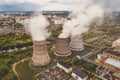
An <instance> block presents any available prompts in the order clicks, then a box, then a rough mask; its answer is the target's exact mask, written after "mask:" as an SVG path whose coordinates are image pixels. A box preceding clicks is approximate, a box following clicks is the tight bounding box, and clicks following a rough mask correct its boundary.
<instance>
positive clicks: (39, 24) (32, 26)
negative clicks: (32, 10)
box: [24, 13, 49, 41]
mask: <svg viewBox="0 0 120 80" xmlns="http://www.w3.org/2000/svg"><path fill="white" fill-rule="evenodd" d="M24 24H25V25H26V24H27V27H28V29H29V31H30V33H31V35H32V38H33V40H35V41H42V40H46V38H47V37H48V30H47V27H48V26H49V22H48V21H47V19H46V17H44V16H43V15H42V14H41V13H37V15H35V16H33V17H31V18H30V19H27V20H25V23H24Z"/></svg>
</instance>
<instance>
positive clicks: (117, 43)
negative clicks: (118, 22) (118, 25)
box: [112, 39, 120, 52]
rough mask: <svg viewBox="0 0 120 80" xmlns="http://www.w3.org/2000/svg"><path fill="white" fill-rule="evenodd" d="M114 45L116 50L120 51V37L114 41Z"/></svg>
mask: <svg viewBox="0 0 120 80" xmlns="http://www.w3.org/2000/svg"><path fill="white" fill-rule="evenodd" d="M112 47H114V48H115V50H116V51H119V52H120V39H118V40H116V41H114V42H113V44H112Z"/></svg>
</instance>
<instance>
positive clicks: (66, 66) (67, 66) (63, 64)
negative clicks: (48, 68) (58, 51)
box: [57, 61, 72, 73]
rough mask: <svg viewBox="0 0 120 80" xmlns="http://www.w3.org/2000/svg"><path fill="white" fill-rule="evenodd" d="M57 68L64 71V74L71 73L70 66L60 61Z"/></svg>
mask: <svg viewBox="0 0 120 80" xmlns="http://www.w3.org/2000/svg"><path fill="white" fill-rule="evenodd" d="M57 67H59V68H60V69H62V70H64V71H65V72H66V73H70V72H72V65H71V64H68V63H66V62H62V61H60V62H58V63H57Z"/></svg>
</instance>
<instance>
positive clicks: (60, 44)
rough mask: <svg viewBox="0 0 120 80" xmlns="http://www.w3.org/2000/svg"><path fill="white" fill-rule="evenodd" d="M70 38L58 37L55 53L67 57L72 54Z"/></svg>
mask: <svg viewBox="0 0 120 80" xmlns="http://www.w3.org/2000/svg"><path fill="white" fill-rule="evenodd" d="M69 42H70V41H69V39H68V38H58V39H57V41H56V45H55V55H57V56H61V57H66V56H70V55H71V51H70V44H69Z"/></svg>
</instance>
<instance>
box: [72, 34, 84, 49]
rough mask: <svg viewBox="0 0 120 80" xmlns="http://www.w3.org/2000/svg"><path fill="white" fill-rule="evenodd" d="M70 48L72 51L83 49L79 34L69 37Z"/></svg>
mask: <svg viewBox="0 0 120 80" xmlns="http://www.w3.org/2000/svg"><path fill="white" fill-rule="evenodd" d="M70 49H71V50H73V51H82V50H84V45H83V41H82V38H81V36H79V35H78V36H75V37H72V38H71V42H70Z"/></svg>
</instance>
